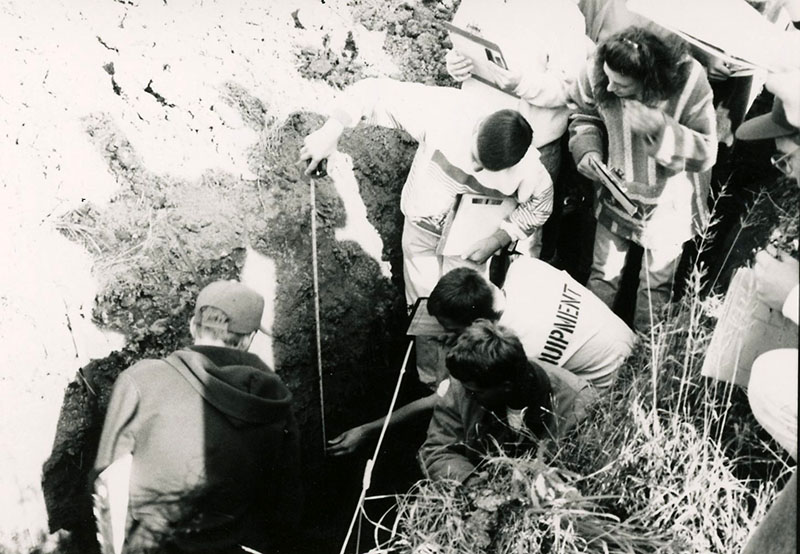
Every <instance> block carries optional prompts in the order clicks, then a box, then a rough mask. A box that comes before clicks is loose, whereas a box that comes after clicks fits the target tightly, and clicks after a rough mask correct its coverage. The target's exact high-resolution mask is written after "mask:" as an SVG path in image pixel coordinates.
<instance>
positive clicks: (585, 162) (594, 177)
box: [577, 152, 603, 181]
mask: <svg viewBox="0 0 800 554" xmlns="http://www.w3.org/2000/svg"><path fill="white" fill-rule="evenodd" d="M589 160H594V161H595V163H601V162H602V161H603V159H602V158H601V157H600V153H599V152H587V153H586V154H584V155H583V157H582V158H581V160H580V161H579V162H578V166H577V167H578V172H579V173H580V174H581V175H583V176H584V177H586V178H587V179H589V180H591V181H599V180H600V176H599V175H598V174H597V173H596V172H595V170H594V168H593V167H592V164H591V162H590V161H589Z"/></svg>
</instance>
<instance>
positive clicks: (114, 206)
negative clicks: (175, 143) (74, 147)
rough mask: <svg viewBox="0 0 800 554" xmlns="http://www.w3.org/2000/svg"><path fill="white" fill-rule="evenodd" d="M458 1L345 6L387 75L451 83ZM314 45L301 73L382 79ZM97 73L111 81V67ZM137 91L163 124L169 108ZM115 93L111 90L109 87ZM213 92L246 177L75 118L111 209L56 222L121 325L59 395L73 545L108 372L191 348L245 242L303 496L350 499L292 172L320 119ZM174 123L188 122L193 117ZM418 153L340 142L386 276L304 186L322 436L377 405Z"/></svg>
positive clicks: (381, 139) (335, 198)
mask: <svg viewBox="0 0 800 554" xmlns="http://www.w3.org/2000/svg"><path fill="white" fill-rule="evenodd" d="M455 5H457V2H456V3H452V2H399V1H395V2H391V3H390V4H389V5H388V6H387V5H386V3H384V2H377V1H372V0H370V1H366V0H364V1H359V2H355V3H353V4H352V14H353V16H354V23H356V24H362V25H364V26H365V27H366V28H367V29H369V30H370V31H383V32H385V37H386V38H385V42H384V44H383V50H384V51H385V52H386V53H387V54H388V55H389V56H390V57H391V58H392V60H393V61H394V63H395V65H396V68H397V71H395V72H393V74H392V76H394V77H397V78H401V79H404V80H415V81H422V82H427V83H437V84H449V78H448V77H447V75H446V73H445V71H444V66H443V48H444V47H445V46H446V32H444V31H443V29H442V28H441V27H440V26H439V25H438V22H439V21H441V20H449V19H450V18H451V16H452V11H453V9H454V6H455ZM308 13H312V12H308V11H306V10H299V11H298V12H295V13H294V14H293V17H294V19H295V26H296V27H298V28H299V29H303V28H305V27H308V28H309V29H310V28H311V25H312V24H313V17H310V16H307V15H306V14H308ZM320 28H322V27H320ZM321 43H322V48H315V47H307V46H306V47H303V46H298V48H297V52H296V56H297V60H298V70H299V71H300V73H301V74H302V75H304V76H305V77H306V78H308V79H311V80H322V81H325V82H327V83H328V84H331V85H333V86H335V87H338V88H341V87H343V86H346V85H347V84H349V83H351V82H353V81H354V80H357V79H359V78H361V77H362V76H364V75H365V74H380V71H378V72H377V73H376V71H375V69H376V68H375V67H369V66H368V64H367V65H365V64H364V63H362V60H363V58H364V56H363V55H362V54H364V52H365V51H364V48H366V47H365V46H364V45H362V44H358V43H357V42H356V41H355V40H354V39H353V34H352V33H350V34H348V38H347V40H346V41H345V43H344V45H343V46H341V45H334V43H333V41H332V40H331V39H330V37H328V36H327V35H326V36H325V37H323V40H322V42H321ZM372 57H374V56H372ZM104 71H105V72H106V73H108V74H109V75H111V77H112V85H113V84H114V80H113V78H114V76H115V70H114V65H113V64H111V65H108V66H107V67H106V66H104ZM147 89H151V86H150V84H148V86H147ZM147 89H145V92H147V93H148V94H150V95H151V96H153V97H154V98H155V99H156V100H158V101H159V103H160V104H161V106H162V108H163V109H164V111H165V114H166V115H165V117H169V116H170V114H171V113H172V111H174V110H178V109H180V106H175V105H174V104H172V103H170V102H171V101H170V100H169V99H168V98H165V97H163V96H162V97H161V99H160V100H159V98H158V97H157V96H156V94H155V93H156V92H157V91H153V90H152V89H151V90H147ZM115 94H117V96H120V93H119V92H117V90H116V88H115ZM219 100H220V102H219V103H218V104H215V105H211V106H210V109H211V110H212V111H213V110H215V109H217V108H219V109H220V110H228V111H231V110H233V111H234V112H236V114H237V115H238V116H239V117H240V118H241V121H242V122H243V124H244V125H245V126H246V127H248V128H250V129H252V130H253V131H255V132H256V133H257V135H258V137H259V138H258V141H257V143H256V144H255V145H253V146H252V148H250V150H249V152H248V153H247V165H248V168H249V170H250V175H248V176H241V175H234V174H231V173H230V172H227V171H224V170H207V171H205V172H204V173H202V175H200V177H199V178H197V179H187V178H182V177H175V176H173V175H170V174H169V173H167V172H164V171H163V169H162V170H161V171H152V170H150V169H148V167H147V166H146V164H145V163H144V162H143V159H142V157H141V156H139V155H138V154H137V150H136V147H135V146H134V145H133V144H132V143H131V141H129V140H128V138H127V137H126V136H125V133H124V132H123V131H122V127H120V126H119V125H118V124H117V123H116V119H115V115H114V114H112V113H109V112H97V113H92V114H90V115H88V116H85V117H84V118H83V119H82V125H83V128H84V130H85V133H86V136H87V138H88V140H89V141H90V142H91V143H92V144H93V145H94V147H95V148H96V151H97V152H98V154H99V155H100V157H102V159H103V160H104V161H105V164H106V166H107V168H108V171H109V172H110V173H111V174H112V175H113V177H114V179H115V180H116V181H117V182H118V183H119V185H120V188H119V190H118V192H117V193H116V194H115V196H114V198H113V199H112V201H111V202H110V203H109V204H108V205H107V206H104V207H98V206H95V205H93V204H91V203H88V202H87V203H84V204H83V205H82V207H81V208H80V209H77V210H74V211H72V212H70V213H68V214H67V215H66V216H65V217H64V218H62V220H61V221H60V223H59V226H58V227H59V229H60V230H61V231H62V233H64V234H65V235H66V236H67V237H69V238H70V239H72V240H74V241H76V242H78V243H80V244H82V245H83V246H84V247H85V248H86V249H87V250H88V251H89V252H91V253H92V255H93V256H94V259H95V267H94V272H95V273H96V275H97V276H98V278H99V280H100V282H101V288H100V292H99V294H98V296H97V298H96V302H95V307H94V310H93V317H94V320H95V321H96V323H97V324H98V325H100V326H101V327H103V328H106V329H113V330H117V331H120V332H122V333H124V335H125V336H126V337H127V344H126V346H125V348H124V349H122V350H121V351H117V352H114V353H112V354H111V355H109V356H108V357H106V358H104V359H100V360H94V361H93V362H91V363H90V364H88V365H87V366H85V367H83V368H81V369H80V370H79V371H78V374H77V375H76V378H75V380H74V381H73V382H72V383H71V384H70V385H69V386H68V388H67V390H66V391H65V395H64V402H63V405H62V409H61V416H60V418H59V423H58V428H57V432H56V437H55V441H54V447H53V451H52V455H51V456H50V458H49V459H48V460H47V462H46V463H45V465H44V472H43V488H44V494H45V500H46V504H47V510H48V515H49V527H50V529H51V531H55V530H57V529H66V530H70V531H72V540H71V550H72V551H81V552H87V551H90V550H91V549H93V548H95V547H96V545H94V544H93V535H94V523H93V520H92V516H91V505H90V496H89V492H88V489H87V476H88V473H89V471H90V468H91V464H92V462H93V460H94V456H95V453H96V449H97V442H98V439H99V433H100V430H101V428H102V422H103V417H104V414H105V410H106V406H107V403H108V400H109V396H110V391H111V388H112V387H113V383H114V381H115V379H116V377H117V376H118V374H119V373H120V372H121V371H123V370H124V369H125V368H127V367H129V366H130V365H132V364H133V363H135V362H136V361H138V360H140V359H143V358H158V357H162V356H165V355H167V354H168V353H170V352H172V351H174V350H175V349H177V348H179V347H180V346H182V345H186V344H188V343H189V341H190V338H189V335H188V326H187V323H188V320H189V318H190V316H191V313H192V309H193V305H194V299H195V298H196V295H197V293H198V292H199V290H200V289H201V288H202V287H203V286H205V285H206V284H207V283H209V282H210V281H213V280H216V279H230V278H237V277H238V276H239V275H240V273H241V271H242V268H243V266H244V264H245V261H246V248H248V247H249V248H252V249H254V250H255V251H256V252H258V253H259V254H261V255H263V256H265V257H266V258H268V259H270V260H271V261H272V262H273V263H274V266H275V273H276V286H277V288H276V291H275V306H274V314H275V315H274V321H273V326H272V335H273V336H272V353H273V358H274V366H275V369H276V371H277V372H278V373H279V375H280V376H281V377H282V378H283V379H284V381H285V382H286V383H287V385H288V386H289V387H290V389H291V390H292V392H293V395H294V399H295V411H296V413H297V416H298V420H299V423H300V426H301V432H302V435H303V439H304V440H303V443H304V452H303V454H304V464H305V468H304V469H305V474H306V475H308V476H309V478H308V482H307V486H308V489H309V492H310V496H311V498H312V504H313V498H314V496H316V497H324V496H325V495H326V494H330V491H331V490H333V489H335V488H336V486H337V483H336V481H337V480H342V481H343V482H344V483H345V484H346V485H342V486H348V487H349V486H350V485H352V487H350V488H352V489H353V490H354V491H355V492H356V493H357V486H358V485H357V484H358V483H359V482H360V472H361V469H362V468H361V467H360V465H359V464H352V463H350V464H340V465H336V464H334V465H333V467H331V464H326V462H325V460H324V455H323V450H322V430H321V414H320V407H319V387H318V375H317V368H316V347H315V339H314V337H315V335H314V332H315V323H314V314H313V286H312V279H311V275H312V271H311V259H312V258H311V235H310V233H311V229H310V203H309V189H308V184H307V183H306V182H305V181H304V180H302V179H301V178H299V172H298V168H297V166H296V160H297V158H298V151H299V148H300V145H301V142H302V138H303V137H304V136H305V135H306V134H307V133H308V132H310V131H311V130H313V129H315V128H316V127H318V126H319V125H320V124H321V122H322V117H321V116H319V115H315V114H311V113H295V114H293V115H291V116H290V117H289V118H288V119H286V120H285V121H275V117H273V116H272V115H271V114H270V109H269V106H268V105H266V104H265V103H264V102H262V100H261V99H260V98H258V97H256V96H255V95H253V94H251V93H250V92H249V91H248V90H247V89H246V88H245V87H243V86H242V85H240V84H238V83H237V82H235V81H229V82H226V83H224V84H223V86H222V87H221V89H220V95H219ZM170 110H172V111H170ZM140 117H141V116H140ZM186 117H191V119H194V114H192V113H191V112H188V113H187V115H186ZM210 131H211V133H212V135H213V129H211V130H210ZM212 142H213V140H212ZM220 146H224V145H220ZM415 146H416V145H415V143H414V142H413V141H412V140H411V139H410V138H408V137H407V136H406V135H404V134H403V133H400V132H396V131H389V130H385V129H376V128H359V129H357V130H354V131H350V132H347V133H345V135H344V136H343V138H342V140H341V141H340V150H341V151H342V152H344V153H346V154H348V155H350V156H351V157H352V171H353V174H354V175H355V178H356V180H357V182H358V187H359V193H360V196H361V198H362V200H363V202H364V205H365V207H366V211H367V214H366V216H367V220H368V221H369V223H370V224H371V225H372V226H373V227H374V228H375V230H376V231H377V233H378V235H379V236H380V239H381V240H382V242H383V252H382V253H381V258H382V260H383V261H386V262H388V263H389V265H390V267H391V276H387V275H385V274H384V272H383V271H382V268H381V266H380V263H379V262H378V261H377V260H376V259H375V258H374V257H373V256H372V255H370V253H368V252H366V251H364V249H363V248H362V246H361V245H360V244H359V243H358V242H355V241H353V240H339V239H337V231H341V230H342V229H343V228H344V226H345V224H346V211H345V209H344V205H343V202H342V198H340V196H339V194H338V193H337V189H336V187H335V186H334V183H333V181H332V180H331V179H330V178H322V179H319V180H318V181H317V182H316V186H317V188H316V211H317V222H318V231H317V253H318V257H319V279H320V312H321V317H322V321H321V329H322V358H323V366H324V386H325V396H326V399H327V402H326V410H325V412H326V413H325V418H326V423H327V433H328V437H329V438H330V437H332V436H334V435H335V434H338V433H339V432H341V431H343V430H344V429H347V428H349V427H350V426H352V425H354V424H357V423H361V422H364V421H365V420H367V419H371V418H374V417H377V416H378V415H380V414H381V413H382V411H383V410H384V409H385V405H386V402H387V400H388V397H389V395H390V393H391V387H392V385H393V384H394V380H395V377H396V371H397V368H398V366H399V362H400V360H401V359H402V353H403V350H404V346H405V337H404V326H405V306H404V299H403V291H402V270H401V265H400V263H401V252H400V232H401V229H402V215H401V214H400V211H399V193H400V189H401V187H402V184H403V182H404V180H405V176H406V174H407V172H408V168H409V165H410V161H411V156H412V155H413V151H414V149H415ZM346 473H349V474H352V475H345V474H346ZM342 478H343V479H342ZM332 487H333V489H332ZM349 492H352V491H349ZM348 494H349V493H348ZM348 505H349V504H348Z"/></svg>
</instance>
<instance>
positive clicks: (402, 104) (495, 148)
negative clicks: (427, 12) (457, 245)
mask: <svg viewBox="0 0 800 554" xmlns="http://www.w3.org/2000/svg"><path fill="white" fill-rule="evenodd" d="M362 119H364V120H365V121H366V122H367V123H370V124H374V125H382V126H386V127H393V128H397V129H402V130H404V131H406V132H408V133H409V134H410V135H411V136H412V137H413V138H414V139H416V140H417V141H418V142H419V147H418V149H417V153H416V155H415V157H414V161H413V163H412V165H411V170H410V171H409V174H408V178H407V179H406V183H405V186H404V187H403V192H402V196H401V200H400V208H401V210H402V212H403V214H404V215H405V218H406V219H405V225H404V228H403V274H404V278H405V287H406V301H407V303H408V304H409V305H412V304H414V302H416V300H417V298H419V297H425V296H428V294H430V291H431V290H432V289H433V287H434V285H436V282H437V281H438V280H439V277H440V276H441V275H442V274H443V273H446V272H447V271H449V270H450V269H453V268H455V267H460V266H469V267H474V268H476V269H479V270H484V269H485V264H486V261H487V260H488V258H489V257H490V256H491V255H492V254H493V253H494V252H496V251H497V250H499V249H500V248H502V247H503V246H506V245H507V244H509V243H510V242H511V241H515V240H522V239H525V238H527V237H529V236H531V235H532V234H533V233H534V232H535V231H536V229H538V228H539V227H540V226H541V225H542V224H544V222H545V221H546V220H547V218H548V217H549V215H550V212H551V211H552V203H553V186H552V181H551V179H550V175H549V174H548V172H547V170H546V169H545V168H544V166H543V165H542V163H541V162H540V160H539V152H538V150H537V149H536V148H530V145H531V143H532V140H533V131H532V130H531V128H530V125H529V124H528V123H527V121H526V120H525V118H524V117H522V115H520V113H519V112H517V111H515V110H501V111H497V112H491V111H490V110H489V109H487V107H486V106H485V105H483V106H482V105H481V104H479V103H476V102H475V101H474V100H473V99H471V98H470V97H469V96H468V95H466V94H464V93H462V92H461V91H460V90H458V89H454V88H449V87H432V86H426V85H422V84H419V83H407V82H400V81H395V80H392V79H372V78H370V79H363V80H361V81H359V82H357V83H355V84H353V85H351V86H350V87H349V88H348V89H347V90H346V91H344V93H343V94H342V95H341V96H340V97H339V98H338V100H337V102H336V104H335V107H334V109H333V110H332V113H331V117H330V118H329V119H328V121H327V122H326V123H325V124H324V125H323V126H322V127H321V128H320V129H318V130H317V131H315V132H314V133H312V134H310V135H309V136H308V137H306V139H305V142H304V146H303V148H302V149H301V151H300V157H301V159H302V160H308V161H309V163H308V168H307V173H310V172H311V171H313V169H314V168H316V166H317V164H318V163H319V162H320V161H321V160H322V159H324V158H327V157H328V156H330V155H331V154H332V153H333V152H334V151H335V150H336V145H337V142H338V139H339V137H340V136H341V134H342V132H343V130H344V128H345V127H354V126H356V125H357V124H358V122H359V121H360V120H362ZM462 193H478V194H484V195H489V196H493V197H497V198H506V197H511V198H513V199H514V200H515V201H516V202H517V206H516V208H515V209H514V210H513V212H511V214H510V215H509V216H507V217H506V218H505V219H504V220H503V221H500V222H499V224H498V226H497V229H496V230H495V231H494V233H493V234H492V235H491V236H490V237H488V238H486V239H483V240H481V241H478V242H477V243H475V244H473V245H472V246H471V247H468V248H466V249H465V251H464V252H462V254H461V255H460V256H441V255H437V253H436V247H437V244H438V242H439V239H440V238H441V235H442V231H443V227H444V223H445V220H446V218H447V216H448V213H449V212H450V210H451V209H452V208H453V206H454V203H455V201H456V197H457V196H458V195H459V194H462Z"/></svg>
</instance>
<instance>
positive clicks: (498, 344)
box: [445, 319, 528, 388]
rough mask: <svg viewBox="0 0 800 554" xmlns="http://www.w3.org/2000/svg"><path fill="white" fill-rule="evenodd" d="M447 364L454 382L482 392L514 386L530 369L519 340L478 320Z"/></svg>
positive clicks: (499, 328)
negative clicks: (478, 388)
mask: <svg viewBox="0 0 800 554" xmlns="http://www.w3.org/2000/svg"><path fill="white" fill-rule="evenodd" d="M445 362H446V364H447V369H448V370H449V371H450V375H452V376H453V377H454V378H456V379H458V380H459V381H468V382H471V383H475V384H476V385H478V386H479V387H483V388H488V387H494V386H497V385H500V384H502V383H505V382H510V383H514V382H516V381H517V379H518V377H519V376H520V375H521V374H522V373H523V372H525V371H526V370H527V367H528V358H527V357H526V356H525V349H524V348H523V347H522V343H521V342H520V340H519V339H518V338H517V336H516V335H515V334H514V333H512V332H511V331H510V330H509V329H507V328H505V327H503V326H501V325H497V324H496V323H494V322H492V321H489V320H488V319H478V320H477V321H475V322H474V323H473V324H472V325H470V326H469V327H467V329H465V330H464V332H463V333H461V335H460V336H459V337H458V340H456V344H455V345H454V346H453V347H452V348H451V349H450V352H448V354H447V358H446V360H445Z"/></svg>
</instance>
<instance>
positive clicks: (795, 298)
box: [782, 285, 800, 324]
mask: <svg viewBox="0 0 800 554" xmlns="http://www.w3.org/2000/svg"><path fill="white" fill-rule="evenodd" d="M799 311H800V285H796V286H795V287H794V288H793V289H792V291H791V292H790V293H789V296H787V297H786V300H784V302H783V310H782V312H783V315H784V316H785V317H786V318H788V319H791V320H792V321H793V322H794V323H795V324H797V320H798V312H799Z"/></svg>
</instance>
